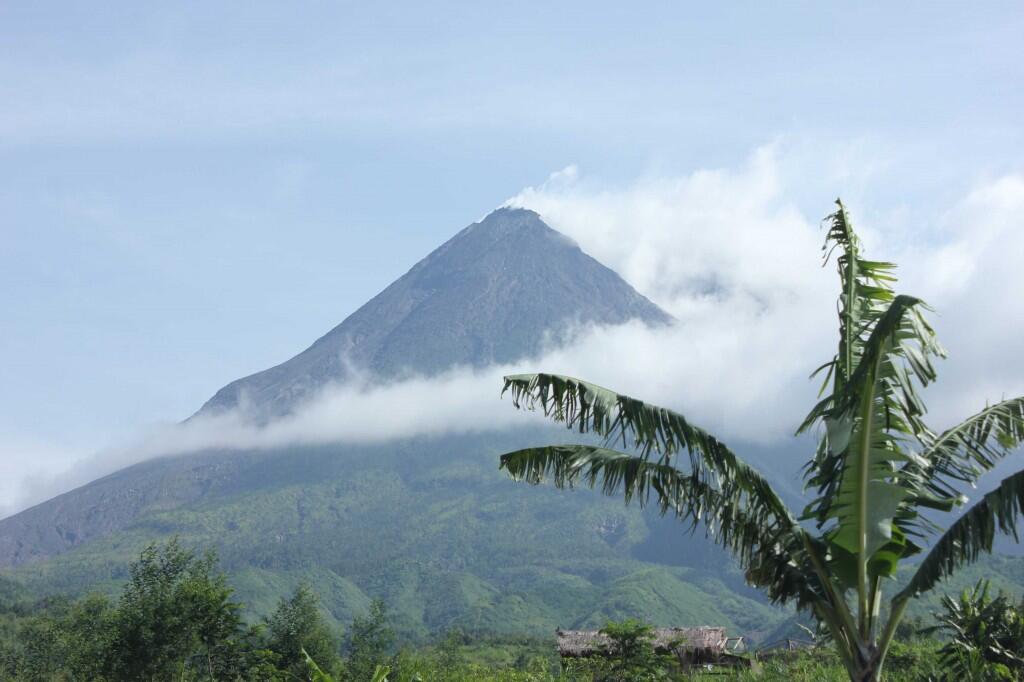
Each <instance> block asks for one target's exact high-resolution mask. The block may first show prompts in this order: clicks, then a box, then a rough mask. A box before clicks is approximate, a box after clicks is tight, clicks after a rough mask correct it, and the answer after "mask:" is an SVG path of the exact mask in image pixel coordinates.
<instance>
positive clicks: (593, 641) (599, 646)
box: [557, 627, 727, 660]
mask: <svg viewBox="0 0 1024 682" xmlns="http://www.w3.org/2000/svg"><path fill="white" fill-rule="evenodd" d="M557 634H558V653H559V654H560V655H561V656H562V657H563V658H589V657H591V656H604V655H606V654H607V653H608V652H609V649H610V648H611V647H612V640H611V639H610V638H609V637H608V636H607V635H603V634H601V633H600V632H598V631H597V630H558V631H557ZM651 634H652V641H651V644H653V646H654V650H655V651H656V652H657V653H660V654H675V655H677V656H680V655H683V654H685V655H686V658H689V659H691V660H694V659H701V660H709V659H713V658H717V657H719V656H721V655H723V654H725V653H726V641H727V639H726V636H725V628H722V627H699V628H655V629H654V630H653V631H652V633H651Z"/></svg>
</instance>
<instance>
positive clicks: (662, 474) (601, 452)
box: [501, 445, 823, 607]
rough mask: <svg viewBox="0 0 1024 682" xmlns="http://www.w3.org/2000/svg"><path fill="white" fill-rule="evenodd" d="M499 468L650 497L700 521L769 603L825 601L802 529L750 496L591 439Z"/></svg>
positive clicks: (521, 453)
mask: <svg viewBox="0 0 1024 682" xmlns="http://www.w3.org/2000/svg"><path fill="white" fill-rule="evenodd" d="M501 468H503V469H505V470H506V471H508V473H509V475H510V476H511V477H512V478H513V479H515V480H520V481H526V482H529V483H532V484H538V483H541V482H543V481H544V480H546V479H548V478H550V479H551V480H552V481H553V482H554V484H555V485H556V486H557V487H559V488H563V487H573V486H575V485H578V484H582V485H586V486H588V487H590V488H598V489H600V490H601V491H602V492H603V493H604V494H606V495H610V496H617V495H619V494H621V495H623V496H624V498H625V501H626V503H627V504H629V503H630V502H634V501H635V502H637V503H638V504H639V505H640V506H641V507H646V506H647V505H649V504H650V503H651V498H652V495H653V496H655V497H656V504H657V505H658V509H659V510H660V512H661V513H662V514H668V513H671V514H673V515H675V516H676V517H678V518H680V519H681V520H683V521H685V522H687V523H689V524H690V525H691V530H692V529H695V528H696V527H697V526H698V525H703V526H704V527H705V529H706V531H707V535H708V537H709V538H711V539H712V540H714V541H715V542H716V543H717V544H719V545H721V546H722V547H724V548H726V549H728V550H730V551H731V552H732V553H733V554H734V555H735V556H736V557H737V559H738V560H739V562H740V564H741V566H743V568H744V569H745V570H746V571H747V577H748V580H750V581H751V582H752V583H753V584H754V585H756V586H758V587H762V588H764V589H765V590H766V591H767V593H768V595H769V597H770V598H771V599H772V600H773V601H776V602H788V601H791V600H795V601H796V602H797V603H798V605H799V606H801V607H803V606H807V605H809V604H811V603H816V602H818V601H821V600H822V599H823V597H822V595H821V589H820V585H818V583H817V578H816V576H815V575H814V572H813V569H812V568H811V567H809V566H807V565H803V566H801V565H800V564H799V563H798V559H799V557H800V556H802V555H803V554H804V545H803V542H804V539H803V534H804V530H803V529H802V528H801V527H800V526H799V525H798V524H796V523H794V522H793V520H792V517H791V516H790V515H788V514H786V515H783V516H779V515H777V514H776V513H775V510H774V508H773V506H772V505H770V504H765V503H764V500H761V499H760V498H759V497H757V496H756V495H753V494H750V493H748V492H745V491H742V490H733V491H731V492H730V493H725V492H723V491H721V490H719V489H717V488H715V487H713V486H711V485H709V484H708V483H706V482H704V481H702V480H701V479H699V478H695V477H693V476H691V475H690V474H687V473H684V472H681V471H679V470H678V469H676V468H674V467H672V466H670V465H668V464H664V463H658V462H651V461H649V460H648V459H646V458H645V457H643V456H642V455H641V456H637V455H629V454H626V453H623V452H618V451H616V450H612V449H609V448H604V447H597V446H590V445H553V446H545V447H538V448H527V449H524V450H518V451H516V452H511V453H508V454H505V455H503V456H502V457H501ZM794 557H796V558H797V559H794ZM804 563H806V559H805V560H804Z"/></svg>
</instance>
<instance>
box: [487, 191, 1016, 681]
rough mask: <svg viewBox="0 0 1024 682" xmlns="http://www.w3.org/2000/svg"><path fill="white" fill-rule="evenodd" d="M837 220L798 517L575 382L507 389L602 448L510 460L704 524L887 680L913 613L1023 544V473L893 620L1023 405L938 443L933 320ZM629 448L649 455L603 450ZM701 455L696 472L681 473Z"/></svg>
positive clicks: (960, 533)
mask: <svg viewBox="0 0 1024 682" xmlns="http://www.w3.org/2000/svg"><path fill="white" fill-rule="evenodd" d="M837 204H838V210H837V211H836V212H835V213H833V214H832V215H830V216H829V217H828V219H827V220H828V225H829V231H828V237H827V239H826V243H825V250H826V257H825V258H826V262H827V261H828V259H829V258H830V257H831V255H832V253H833V252H834V251H838V252H839V256H838V258H837V259H836V262H837V265H838V271H839V277H840V287H841V288H840V292H841V293H840V296H839V301H838V309H839V344H838V350H837V352H836V354H835V356H834V357H833V358H832V359H831V360H829V361H828V362H826V363H824V364H823V365H821V367H819V368H818V370H816V371H815V372H814V374H818V373H821V372H824V374H825V377H824V382H823V385H822V389H821V393H822V394H823V396H824V397H823V398H822V399H821V400H820V402H818V404H816V405H815V406H814V407H813V408H812V409H811V411H810V413H809V414H808V415H807V418H806V419H805V420H804V422H803V424H801V426H800V428H799V429H798V431H797V432H798V433H802V432H805V431H808V430H810V429H812V428H815V427H816V428H817V429H818V433H819V441H818V447H817V450H816V451H815V452H814V454H813V456H812V457H811V458H810V461H809V462H808V463H807V466H806V482H807V484H808V485H809V487H811V488H812V489H813V490H814V491H815V492H816V494H817V497H816V498H815V499H813V500H812V501H811V502H810V503H809V504H808V505H807V506H806V507H805V509H804V512H803V514H802V515H801V516H799V517H798V516H797V515H795V514H793V513H792V512H791V511H790V510H789V507H788V506H787V505H786V503H785V502H784V500H783V499H782V496H781V495H780V493H779V492H778V491H777V490H776V489H775V488H774V487H773V486H772V485H771V483H770V482H769V481H768V480H767V479H766V478H765V477H763V476H762V475H761V474H760V473H758V472H757V471H756V470H755V469H754V468H752V467H751V466H750V465H748V464H747V463H745V462H744V461H742V460H741V459H740V458H739V457H737V456H736V455H735V454H734V453H733V452H732V450H730V449H729V448H728V447H726V446H725V445H724V444H723V443H722V442H721V441H720V440H719V439H717V438H715V437H714V436H712V435H711V434H709V433H707V432H706V431H704V430H702V429H700V428H698V427H696V426H694V425H693V424H690V423H689V422H688V421H687V419H686V418H685V417H683V416H682V415H680V414H677V413H675V412H673V411H671V410H667V409H665V408H662V407H657V406H655V405H649V404H646V403H644V402H642V401H641V400H638V399H636V398H632V397H630V396H626V395H621V394H617V393H615V392H613V391H609V390H608V389H605V388H602V387H600V386H596V385H594V384H590V383H587V382H584V381H580V380H578V379H574V378H571V377H564V376H557V375H551V374H531V375H518V376H511V377H506V379H505V390H511V391H512V398H513V402H514V404H515V405H516V406H517V407H519V406H523V407H529V408H533V407H535V406H539V407H540V408H541V409H542V410H543V412H544V413H545V414H546V415H548V416H550V417H552V418H553V419H554V420H555V421H558V422H564V423H565V424H566V426H567V427H568V428H570V429H577V430H579V431H580V432H581V433H585V432H594V433H596V434H598V435H600V436H602V437H603V438H604V439H605V442H604V443H603V444H602V445H589V444H585V445H554V446H547V447H539V448H528V449H524V450H517V451H515V452H511V453H508V454H505V455H503V456H502V458H501V466H502V468H504V469H506V470H507V471H508V472H509V473H510V475H511V476H512V477H513V478H515V479H518V480H525V481H528V482H531V483H539V482H541V481H542V480H544V478H545V477H546V476H551V477H552V478H553V479H554V482H555V484H556V485H557V486H558V487H566V486H572V485H573V484H576V483H578V482H582V483H584V484H586V485H589V486H590V487H597V486H600V487H601V489H602V490H603V492H605V493H606V494H609V495H618V494H623V495H624V496H625V499H626V502H627V503H628V502H629V501H631V500H637V501H638V502H639V503H640V504H641V505H643V504H645V503H646V502H648V501H649V499H650V497H651V496H652V495H653V496H654V497H656V499H657V503H658V506H659V509H660V511H661V513H662V514H667V513H670V512H671V513H672V514H673V515H675V516H677V517H678V518H679V519H681V520H683V521H684V522H686V523H690V524H693V525H697V524H704V525H705V526H706V527H707V529H708V534H709V536H710V537H712V538H713V539H714V540H715V541H716V542H718V543H719V544H720V545H722V546H723V547H725V548H727V549H728V550H730V551H731V552H732V553H733V554H734V555H735V556H736V558H737V559H738V560H739V563H740V565H741V566H742V567H743V569H744V572H745V575H746V578H747V580H748V581H749V582H750V584H752V585H754V586H756V587H758V588H760V589H762V590H764V591H765V593H766V594H767V595H768V597H769V598H770V599H771V600H772V601H773V602H775V603H780V604H792V605H794V606H795V607H796V608H797V609H798V610H800V611H803V612H807V613H810V614H813V617H814V618H815V619H816V620H817V621H818V622H819V623H820V624H821V625H822V626H823V627H824V628H826V629H827V630H828V632H829V634H830V636H831V637H832V640H833V642H834V647H835V651H836V653H837V654H838V656H839V658H840V660H841V661H842V664H843V665H844V667H845V668H846V670H847V672H848V675H849V677H850V679H851V680H854V681H855V682H870V681H874V680H878V679H880V676H881V671H882V666H883V663H884V662H885V659H886V655H887V653H888V651H889V648H890V646H891V644H892V641H893V637H894V635H895V633H896V629H897V627H898V626H899V624H900V621H901V619H902V618H903V616H904V613H905V611H906V608H907V606H908V604H909V603H910V602H911V601H912V600H914V599H915V598H916V597H918V596H919V595H921V594H922V593H925V592H928V591H929V590H931V589H932V588H933V587H934V586H935V585H936V584H937V583H938V582H939V581H940V580H942V579H943V578H945V577H947V576H949V575H951V574H953V573H954V572H956V570H957V569H959V568H960V567H961V566H963V565H965V564H968V563H971V562H973V561H975V560H976V559H977V557H978V555H979V554H980V553H981V552H991V550H992V543H993V538H994V535H995V533H996V531H997V530H1000V531H1003V532H1007V533H1015V528H1016V518H1017V515H1018V514H1019V513H1020V511H1021V508H1022V506H1024V471H1021V472H1018V473H1017V474H1014V475H1012V476H1010V477H1008V478H1006V479H1005V480H1004V481H1003V482H1002V483H1001V484H1000V486H999V487H998V488H996V489H995V490H994V491H992V492H990V493H988V494H987V495H985V496H984V498H983V499H982V500H981V501H980V502H978V503H976V504H975V505H974V506H973V507H971V508H970V509H968V510H967V511H966V512H965V513H964V514H963V515H962V516H961V517H960V518H959V519H958V520H956V521H955V522H953V523H952V524H951V525H950V526H949V528H948V529H946V531H945V532H944V533H942V535H941V536H939V537H938V539H937V540H935V541H934V542H932V543H931V544H932V548H931V550H930V551H928V553H927V554H926V555H925V556H924V559H923V560H921V561H920V562H919V563H918V564H917V565H916V566H915V568H914V569H913V572H912V573H911V575H910V577H909V580H908V581H907V582H906V584H905V585H903V587H902V589H900V590H899V591H897V592H895V594H894V595H893V596H891V597H890V599H889V602H888V604H887V606H888V608H886V609H884V610H883V592H885V591H886V590H885V582H884V581H886V579H894V578H896V577H897V576H898V570H899V567H900V564H901V562H904V561H905V560H906V559H908V558H910V557H912V556H914V555H916V554H919V553H921V552H922V551H923V549H924V545H925V544H926V543H927V542H928V540H927V539H928V537H929V536H930V535H932V534H935V533H937V532H939V531H940V530H941V529H939V528H938V526H937V525H936V524H935V523H934V522H933V521H931V520H930V518H929V517H928V516H927V513H934V512H935V511H939V512H949V511H951V510H953V509H954V508H955V507H958V506H960V505H963V504H965V503H966V502H967V498H966V497H964V496H963V495H962V494H961V492H960V491H961V490H962V489H963V488H964V487H965V486H973V485H974V484H975V483H976V482H977V480H978V478H979V477H980V476H981V474H982V473H984V472H985V471H989V470H991V469H992V468H994V467H995V465H996V463H997V462H998V461H999V460H1001V459H1002V458H1004V457H1005V456H1006V455H1008V454H1009V453H1010V452H1012V451H1013V449H1015V448H1016V446H1017V445H1018V444H1019V443H1020V442H1021V441H1022V440H1024V398H1014V399H1011V400H1004V401H1001V402H999V403H996V404H994V405H991V406H988V407H985V408H984V409H983V410H981V411H980V412H978V413H977V414H975V415H974V416H972V417H969V418H968V419H967V420H965V421H964V422H963V423H961V424H959V425H957V426H955V427H953V428H950V429H948V430H946V431H944V432H942V433H936V432H934V431H933V430H931V429H930V428H929V427H928V426H927V425H926V424H925V422H924V415H925V406H924V403H923V402H922V400H921V398H920V396H919V395H918V388H919V387H923V386H927V385H928V384H929V383H931V382H932V381H934V380H935V377H936V374H935V369H934V367H933V365H932V359H933V358H938V357H943V356H944V351H943V349H942V347H941V346H940V345H939V344H938V341H937V340H936V338H935V334H934V332H933V330H932V328H931V327H930V326H929V324H928V322H927V321H926V319H925V315H924V313H925V311H926V310H927V306H925V304H924V303H923V302H922V301H921V300H920V299H917V298H914V297H912V296H905V295H897V294H896V293H895V291H894V290H893V288H892V285H893V283H894V282H895V281H896V280H895V277H894V275H893V271H894V270H895V265H893V264H891V263H883V262H877V261H869V260H866V259H865V258H864V257H863V255H862V252H861V244H860V241H859V239H858V238H857V236H856V234H855V233H854V231H853V228H852V226H851V224H850V220H849V217H848V215H847V212H846V209H845V207H844V206H843V205H842V203H841V202H838V201H837ZM616 443H621V444H622V445H632V446H633V447H634V448H635V449H636V450H637V451H638V454H630V453H625V452H619V451H616V450H613V449H611V448H610V447H608V446H611V445H614V444H616ZM683 453H687V454H688V455H689V456H688V464H689V467H688V469H685V470H680V469H679V468H677V462H678V459H679V458H680V457H682V456H683Z"/></svg>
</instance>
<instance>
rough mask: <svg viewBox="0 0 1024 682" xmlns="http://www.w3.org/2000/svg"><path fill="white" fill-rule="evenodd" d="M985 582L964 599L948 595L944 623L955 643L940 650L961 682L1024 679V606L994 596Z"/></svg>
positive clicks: (942, 616)
mask: <svg viewBox="0 0 1024 682" xmlns="http://www.w3.org/2000/svg"><path fill="white" fill-rule="evenodd" d="M989 589H990V585H989V583H988V581H984V580H980V581H978V584H977V585H975V586H974V589H973V590H964V591H963V592H962V593H961V594H960V598H959V599H954V598H953V597H950V596H949V595H946V596H944V597H943V599H942V606H943V611H942V613H940V614H938V621H939V624H938V625H937V626H936V627H935V628H932V629H931V630H933V631H935V630H938V631H942V632H943V633H944V634H946V635H948V636H949V638H950V639H949V641H948V642H947V643H946V644H945V645H944V646H943V647H942V649H941V650H940V651H939V657H940V659H941V661H942V663H943V665H944V666H945V667H946V668H947V669H948V670H950V671H951V672H952V673H953V674H954V675H957V676H959V677H960V678H961V679H970V680H1016V679H1020V678H1021V677H1022V676H1024V601H1017V602H1015V601H1014V600H1012V599H1011V598H1010V597H1009V595H1007V594H1005V593H1002V592H1000V593H999V595H998V596H996V597H995V598H991V597H989Z"/></svg>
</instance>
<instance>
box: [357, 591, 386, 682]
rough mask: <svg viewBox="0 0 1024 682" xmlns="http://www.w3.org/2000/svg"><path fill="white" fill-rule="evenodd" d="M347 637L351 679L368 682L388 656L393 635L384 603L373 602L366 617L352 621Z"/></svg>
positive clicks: (381, 601)
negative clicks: (366, 681)
mask: <svg viewBox="0 0 1024 682" xmlns="http://www.w3.org/2000/svg"><path fill="white" fill-rule="evenodd" d="M350 633H351V634H350V636H349V645H348V650H349V658H348V665H347V668H348V671H349V674H350V676H351V678H352V679H355V680H368V679H371V678H372V677H373V676H374V674H375V673H376V671H377V667H378V666H379V665H381V664H383V663H384V662H385V660H386V659H388V658H389V657H390V656H391V648H392V647H393V646H394V643H395V631H394V630H392V629H391V626H390V625H388V610H387V606H386V605H385V604H384V601H383V600H381V599H374V600H373V602H371V603H370V611H369V613H367V614H366V615H365V616H356V617H355V618H353V619H352V627H351V629H350Z"/></svg>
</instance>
